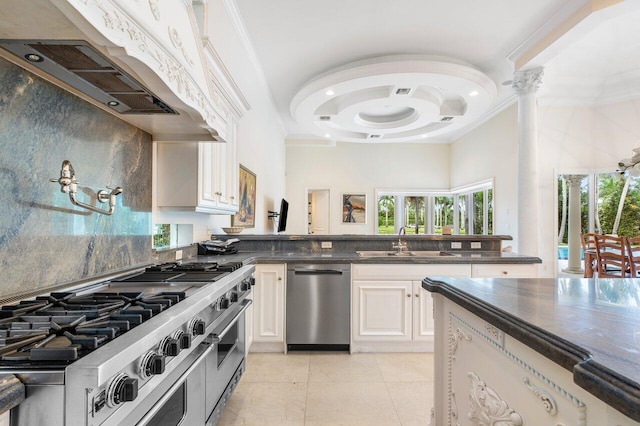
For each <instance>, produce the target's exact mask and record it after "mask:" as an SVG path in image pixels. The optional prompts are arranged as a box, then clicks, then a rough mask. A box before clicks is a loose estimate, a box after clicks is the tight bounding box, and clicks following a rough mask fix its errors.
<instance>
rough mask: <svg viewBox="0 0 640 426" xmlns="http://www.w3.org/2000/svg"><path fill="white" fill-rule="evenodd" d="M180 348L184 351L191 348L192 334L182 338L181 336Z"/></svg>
mask: <svg viewBox="0 0 640 426" xmlns="http://www.w3.org/2000/svg"><path fill="white" fill-rule="evenodd" d="M179 342H180V347H181V348H182V349H187V348H190V347H191V335H190V334H183V335H182V336H180V340H179Z"/></svg>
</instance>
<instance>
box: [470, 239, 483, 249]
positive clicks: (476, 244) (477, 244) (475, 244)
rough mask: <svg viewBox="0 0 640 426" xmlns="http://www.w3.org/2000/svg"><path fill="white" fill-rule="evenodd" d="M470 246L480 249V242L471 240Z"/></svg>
mask: <svg viewBox="0 0 640 426" xmlns="http://www.w3.org/2000/svg"><path fill="white" fill-rule="evenodd" d="M471 248H472V249H481V248H482V243H481V242H479V241H472V242H471Z"/></svg>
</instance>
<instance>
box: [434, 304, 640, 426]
mask: <svg viewBox="0 0 640 426" xmlns="http://www.w3.org/2000/svg"><path fill="white" fill-rule="evenodd" d="M433 298H434V312H435V313H434V315H435V348H436V349H435V363H436V364H435V365H436V369H435V381H434V386H435V394H434V396H435V404H434V418H433V420H432V426H435V425H452V426H456V425H460V426H467V425H468V426H472V425H475V424H478V422H479V421H480V422H485V424H491V422H493V421H498V420H501V421H504V422H505V423H501V424H505V425H514V426H517V425H527V424H540V425H542V424H567V425H569V424H571V425H593V424H597V425H612V426H613V425H620V424H624V425H638V424H639V423H637V422H634V421H633V420H631V419H629V418H627V417H625V416H623V415H622V414H621V413H619V412H618V411H616V410H614V409H613V408H611V407H609V406H607V405H606V404H605V403H604V402H603V401H601V400H599V399H597V398H595V397H594V396H592V395H591V394H589V393H588V392H586V391H585V390H583V389H582V388H580V387H579V386H577V385H576V384H575V383H573V377H572V375H571V373H570V372H569V371H567V370H565V369H564V368H562V367H560V366H559V365H557V364H555V363H554V362H552V361H550V360H548V359H547V358H545V357H543V356H542V355H540V354H539V353H537V352H536V351H534V350H532V349H531V348H529V347H527V346H526V345H524V344H522V343H521V342H519V341H517V340H516V339H514V338H512V337H511V336H509V335H507V334H505V333H503V332H502V331H501V330H500V329H498V328H497V327H495V326H493V325H492V324H490V323H488V322H486V321H484V320H482V319H480V318H479V317H477V316H476V315H474V314H472V313H471V312H469V311H467V310H466V309H464V308H462V307H460V306H459V305H457V304H456V303H454V302H452V301H450V300H449V299H447V298H446V297H444V296H442V295H440V294H437V293H434V294H433Z"/></svg>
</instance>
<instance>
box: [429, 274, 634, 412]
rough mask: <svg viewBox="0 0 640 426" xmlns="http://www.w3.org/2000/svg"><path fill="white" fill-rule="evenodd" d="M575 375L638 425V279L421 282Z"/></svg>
mask: <svg viewBox="0 0 640 426" xmlns="http://www.w3.org/2000/svg"><path fill="white" fill-rule="evenodd" d="M422 285H423V287H424V288H425V289H426V290H428V291H431V292H436V293H440V294H442V295H444V296H445V297H447V298H448V299H450V300H452V301H453V302H455V303H457V304H458V305H460V306H462V307H464V308H465V309H467V310H468V311H470V312H472V313H474V314H475V315H477V316H479V317H480V318H482V319H484V320H485V321H488V322H489V323H492V324H494V325H495V326H496V327H498V328H500V329H501V330H502V331H504V332H505V333H507V334H509V335H511V336H513V337H514V338H516V339H518V340H519V341H521V342H522V343H524V344H525V345H527V346H529V347H531V348H532V349H534V350H536V351H537V352H539V353H541V354H542V355H544V356H546V357H547V358H549V359H551V360H552V361H554V362H556V363H557V364H559V365H561V366H562V367H564V368H566V369H567V370H569V371H571V372H572V373H573V379H574V382H575V383H576V384H577V385H579V386H581V387H582V388H584V389H586V390H587V391H588V392H590V393H592V394H593V395H595V396H596V397H598V398H599V399H601V400H603V401H605V402H606V403H607V404H609V405H611V406H612V407H614V408H616V409H617V410H618V411H620V412H622V413H624V414H625V415H627V416H629V417H630V418H632V419H634V420H636V421H640V279H589V280H587V279H578V278H572V279H568V278H566V279H563V278H558V279H553V278H538V279H536V278H528V279H513V278H512V279H471V278H447V277H428V278H425V280H424V281H423V283H422Z"/></svg>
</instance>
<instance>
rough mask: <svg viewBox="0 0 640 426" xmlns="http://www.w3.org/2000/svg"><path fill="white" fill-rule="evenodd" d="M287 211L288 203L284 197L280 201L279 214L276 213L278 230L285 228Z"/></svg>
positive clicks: (281, 230) (282, 230)
mask: <svg viewBox="0 0 640 426" xmlns="http://www.w3.org/2000/svg"><path fill="white" fill-rule="evenodd" d="M288 211H289V203H287V200H285V199H284V198H283V199H282V202H281V203H280V214H279V215H278V232H284V230H285V229H286V228H287V213H288Z"/></svg>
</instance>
